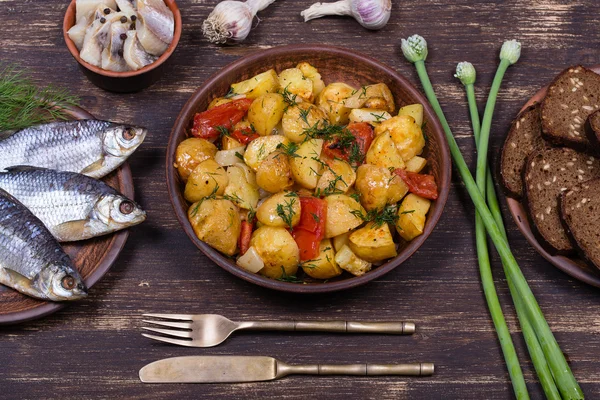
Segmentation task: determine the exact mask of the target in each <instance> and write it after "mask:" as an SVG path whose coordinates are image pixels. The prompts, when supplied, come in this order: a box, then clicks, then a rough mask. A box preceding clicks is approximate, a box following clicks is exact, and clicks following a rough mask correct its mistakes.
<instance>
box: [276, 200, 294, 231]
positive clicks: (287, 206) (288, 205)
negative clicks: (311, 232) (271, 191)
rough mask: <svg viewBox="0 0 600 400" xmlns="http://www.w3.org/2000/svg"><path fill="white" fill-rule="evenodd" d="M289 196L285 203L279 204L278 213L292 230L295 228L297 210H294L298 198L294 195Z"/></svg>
mask: <svg viewBox="0 0 600 400" xmlns="http://www.w3.org/2000/svg"><path fill="white" fill-rule="evenodd" d="M286 197H289V200H286V201H285V202H284V204H277V208H276V210H277V215H278V216H279V218H281V219H282V220H283V222H285V224H286V225H287V226H289V228H290V230H291V229H293V228H294V227H293V221H294V216H295V215H296V211H295V210H294V204H296V201H297V199H296V198H295V197H292V196H287V195H286Z"/></svg>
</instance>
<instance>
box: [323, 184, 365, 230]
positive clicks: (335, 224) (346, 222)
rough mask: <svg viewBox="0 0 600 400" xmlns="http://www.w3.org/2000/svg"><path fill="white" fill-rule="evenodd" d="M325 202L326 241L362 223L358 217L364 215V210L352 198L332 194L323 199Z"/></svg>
mask: <svg viewBox="0 0 600 400" xmlns="http://www.w3.org/2000/svg"><path fill="white" fill-rule="evenodd" d="M325 201H327V220H326V221H325V238H326V239H328V238H332V237H335V236H338V235H341V234H343V233H346V232H348V231H350V230H352V229H354V228H356V227H357V226H359V225H360V224H362V223H363V220H362V218H361V217H360V215H365V210H364V208H362V206H361V205H360V203H359V202H358V201H356V200H354V199H353V198H352V197H350V196H346V195H345V194H332V195H330V196H327V197H325ZM357 214H358V215H357Z"/></svg>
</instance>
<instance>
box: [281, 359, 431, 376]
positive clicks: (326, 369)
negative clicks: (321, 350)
mask: <svg viewBox="0 0 600 400" xmlns="http://www.w3.org/2000/svg"><path fill="white" fill-rule="evenodd" d="M434 371H435V367H434V365H433V363H412V364H346V365H328V364H314V365H288V364H286V363H283V362H281V361H278V362H277V378H281V377H283V376H286V375H292V374H297V375H358V376H380V375H405V376H430V375H433V373H434Z"/></svg>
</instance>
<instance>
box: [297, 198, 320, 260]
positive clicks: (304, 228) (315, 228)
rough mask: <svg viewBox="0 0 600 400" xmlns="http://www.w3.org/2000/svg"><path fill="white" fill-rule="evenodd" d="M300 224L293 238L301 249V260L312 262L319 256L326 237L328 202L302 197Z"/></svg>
mask: <svg viewBox="0 0 600 400" xmlns="http://www.w3.org/2000/svg"><path fill="white" fill-rule="evenodd" d="M300 208H301V211H300V222H299V223H298V225H296V226H295V227H294V230H293V231H292V236H293V237H294V240H295V241H296V244H298V248H299V249H300V260H301V261H307V260H312V259H314V258H315V257H317V256H318V255H319V245H320V244H321V240H323V237H324V236H325V220H326V219H327V202H326V201H325V200H321V199H318V198H316V197H300Z"/></svg>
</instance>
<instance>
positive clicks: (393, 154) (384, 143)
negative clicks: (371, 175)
mask: <svg viewBox="0 0 600 400" xmlns="http://www.w3.org/2000/svg"><path fill="white" fill-rule="evenodd" d="M365 160H366V162H367V163H368V164H372V165H376V166H378V167H384V168H388V169H389V168H393V169H396V168H402V169H403V168H404V161H403V160H402V157H401V156H400V151H399V150H398V148H397V147H396V143H394V141H393V140H392V136H391V135H390V133H389V132H388V131H384V132H382V133H381V134H379V135H378V136H376V137H375V139H374V140H373V143H371V146H370V147H369V150H367V157H366V159H365Z"/></svg>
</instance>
